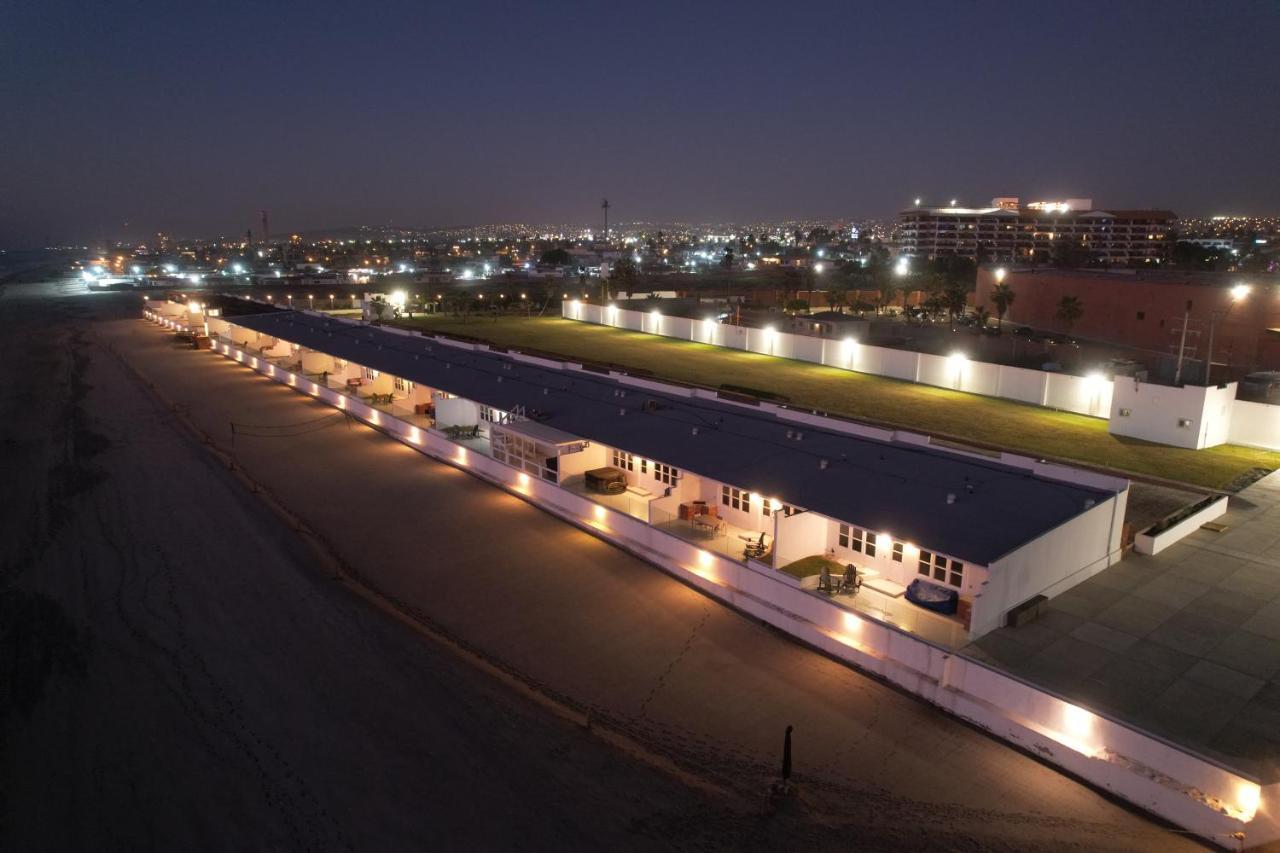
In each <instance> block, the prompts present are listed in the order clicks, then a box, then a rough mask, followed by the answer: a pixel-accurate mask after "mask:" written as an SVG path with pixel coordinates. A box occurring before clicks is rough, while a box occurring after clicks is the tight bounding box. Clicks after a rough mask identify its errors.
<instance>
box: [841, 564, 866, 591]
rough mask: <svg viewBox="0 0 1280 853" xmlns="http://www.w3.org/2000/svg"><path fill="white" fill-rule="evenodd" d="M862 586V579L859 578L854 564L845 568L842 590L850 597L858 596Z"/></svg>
mask: <svg viewBox="0 0 1280 853" xmlns="http://www.w3.org/2000/svg"><path fill="white" fill-rule="evenodd" d="M861 586H862V578H860V577H858V570H857V569H855V568H854V567H853V563H850V564H849V565H847V566H845V567H844V577H842V578H841V579H840V589H839V590H837V591H838V592H843V593H846V594H848V595H857V594H858V589H859V587H861Z"/></svg>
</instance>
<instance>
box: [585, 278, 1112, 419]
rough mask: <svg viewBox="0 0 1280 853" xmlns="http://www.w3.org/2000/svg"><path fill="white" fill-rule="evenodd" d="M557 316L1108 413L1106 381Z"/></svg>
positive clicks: (609, 317) (870, 349)
mask: <svg viewBox="0 0 1280 853" xmlns="http://www.w3.org/2000/svg"><path fill="white" fill-rule="evenodd" d="M561 313H562V315H563V316H564V317H566V318H568V319H570V320H581V321H583V322H587V323H603V324H604V325H608V326H615V327H617V328H620V329H629V330H631V331H635V332H647V333H649V334H653V335H663V336H665V337H669V338H680V339H682V340H686V341H696V342H698V343H705V344H714V345H716V346H725V347H732V348H735V349H741V350H747V351H749V352H758V353H763V354H766V355H776V356H780V357H782V358H794V359H797V360H799V361H809V362H813V363H815V364H825V365H827V366H828V367H839V368H843V369H845V370H853V371H857V372H858V373H871V374H875V375H877V376H887V377H890V378H892V379H902V380H905V381H907V382H920V383H923V384H925V385H935V386H937V387H939V388H952V389H954V390H957V391H967V392H969V393H972V394H985V395H987V396H989V397H1004V398H1007V399H1010V400H1018V401H1020V402H1023V403H1033V404H1035V405H1037V406H1050V407H1052V408H1055V409H1063V410H1065V411H1069V412H1075V413H1077V414H1081V415H1092V416H1093V417H1101V418H1105V417H1107V416H1108V414H1109V412H1110V410H1111V382H1110V380H1106V379H1102V380H1099V379H1089V378H1086V377H1080V376H1069V375H1066V374H1062V373H1045V372H1044V371H1040V370H1026V369H1023V368H1020V367H1006V366H1004V365H998V364H988V363H986V362H981V361H969V360H967V359H966V360H963V361H961V360H952V359H950V358H948V357H946V356H940V355H930V354H928V353H918V352H912V351H910V350H900V349H892V348H888V347H876V346H870V345H867V344H860V343H856V342H853V341H844V340H834V339H830V338H816V337H813V336H810V335H796V334H792V333H790V332H780V331H770V330H768V329H748V328H744V327H742V326H726V325H722V324H720V323H716V322H708V321H705V320H691V319H689V318H687V317H666V316H662V315H655V314H653V313H652V312H649V313H645V312H643V311H633V310H630V309H627V308H618V307H604V308H602V307H601V306H599V305H589V304H586V303H582V302H566V303H564V305H563V307H562V308H561Z"/></svg>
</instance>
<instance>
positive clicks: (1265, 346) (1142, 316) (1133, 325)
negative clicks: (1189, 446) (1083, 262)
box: [974, 265, 1280, 379]
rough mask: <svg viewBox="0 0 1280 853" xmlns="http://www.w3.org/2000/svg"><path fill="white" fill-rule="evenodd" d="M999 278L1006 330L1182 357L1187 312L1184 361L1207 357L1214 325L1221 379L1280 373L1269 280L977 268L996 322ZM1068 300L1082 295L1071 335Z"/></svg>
mask: <svg viewBox="0 0 1280 853" xmlns="http://www.w3.org/2000/svg"><path fill="white" fill-rule="evenodd" d="M1001 275H1003V278H1004V283H1005V284H1007V285H1009V288H1010V289H1011V290H1012V291H1013V292H1014V294H1015V296H1014V302H1013V305H1012V306H1011V307H1010V308H1009V312H1008V313H1007V314H1006V315H1005V318H1004V319H1005V325H1006V328H1007V327H1009V326H1031V327H1032V328H1034V329H1037V330H1046V331H1054V332H1063V333H1065V332H1070V333H1071V334H1072V335H1075V336H1077V337H1080V338H1090V339H1094V340H1099V341H1107V342H1111V343H1117V344H1123V345H1126V346H1131V347H1137V348H1139V349H1144V350H1148V351H1152V352H1158V353H1166V354H1176V353H1177V351H1178V345H1179V340H1180V338H1181V336H1182V327H1183V319H1184V317H1186V316H1187V313H1188V311H1189V312H1190V319H1189V320H1188V322H1187V324H1186V325H1187V335H1186V358H1188V359H1194V360H1201V359H1203V358H1204V357H1205V353H1206V352H1207V350H1208V346H1209V336H1210V328H1211V326H1212V335H1213V363H1214V365H1215V367H1216V370H1217V374H1216V375H1217V376H1219V377H1221V378H1223V379H1225V378H1226V377H1227V375H1228V373H1229V374H1230V375H1232V376H1237V375H1240V374H1243V373H1246V372H1248V371H1250V370H1255V369H1268V370H1280V282H1278V281H1277V280H1275V279H1274V278H1273V277H1271V276H1265V275H1253V276H1250V275H1243V274H1236V273H1231V274H1222V273H1191V272H1181V273H1180V272H1176V271H1172V270H1159V271H1146V270H1106V271H1102V270H1098V271H1093V270H1059V269H1042V268H1017V267H1008V268H1004V267H997V266H994V265H987V266H983V267H982V268H980V269H979V270H978V286H977V291H976V293H975V296H974V303H975V304H976V305H985V306H986V307H987V308H988V309H989V310H990V311H991V314H992V316H994V315H995V314H996V310H995V303H994V302H993V300H992V299H991V291H992V289H993V288H994V287H995V285H996V284H997V280H998V279H999V278H1000V276H1001ZM1064 296H1074V297H1076V298H1077V299H1079V300H1080V303H1081V304H1082V306H1083V308H1084V311H1083V314H1082V316H1081V317H1080V319H1079V320H1077V321H1076V322H1075V323H1073V324H1071V327H1070V328H1069V329H1068V328H1067V327H1066V324H1064V323H1063V322H1062V321H1060V320H1058V317H1057V314H1058V304H1059V302H1060V301H1061V300H1062V297H1064ZM1225 366H1229V368H1230V369H1228V368H1227V367H1225Z"/></svg>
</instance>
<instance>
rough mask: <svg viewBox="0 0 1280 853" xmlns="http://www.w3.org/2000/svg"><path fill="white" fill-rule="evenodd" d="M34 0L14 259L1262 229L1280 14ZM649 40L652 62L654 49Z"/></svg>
mask: <svg viewBox="0 0 1280 853" xmlns="http://www.w3.org/2000/svg"><path fill="white" fill-rule="evenodd" d="M217 10H218V13H217V15H216V16H214V15H212V14H210V15H209V16H206V17H207V25H206V24H201V25H199V26H195V25H193V24H192V23H191V20H192V19H191V13H190V12H189V10H186V9H183V10H174V9H169V8H167V7H165V6H163V5H162V4H156V3H151V2H142V3H138V4H135V5H134V6H132V7H130V8H128V9H124V10H121V9H114V8H112V9H106V8H101V9H99V8H93V7H87V8H80V7H77V6H76V5H74V4H70V5H67V4H58V3H51V4H38V5H37V4H26V5H24V6H20V7H19V8H18V9H17V10H16V11H15V13H14V14H13V19H14V23H15V26H12V27H10V28H7V31H6V34H5V35H3V36H0V39H4V44H5V47H6V50H5V51H4V56H5V58H4V59H0V65H2V66H4V67H5V74H4V75H3V78H4V79H5V80H6V81H7V83H8V85H7V86H6V88H5V94H6V99H5V100H6V102H7V104H8V106H9V110H10V113H11V115H16V116H21V117H22V121H21V122H11V123H9V125H8V126H7V128H6V130H5V131H2V132H0V133H3V138H4V140H5V148H6V150H7V151H8V152H9V155H10V156H9V157H8V158H6V161H5V164H4V165H3V166H0V180H2V181H3V183H4V185H5V186H6V188H7V192H6V201H7V204H6V205H4V207H3V208H2V209H0V233H4V234H5V235H6V240H5V241H4V242H5V243H6V245H7V246H10V247H14V246H38V245H44V244H45V243H46V241H52V242H54V243H66V242H87V241H92V240H98V239H102V238H104V237H106V238H118V237H124V238H126V239H136V238H139V237H141V236H143V235H149V234H154V233H155V232H156V231H166V232H169V233H175V234H181V235H214V234H235V233H243V232H244V231H245V230H247V229H249V228H253V229H254V230H255V232H256V231H257V227H256V226H257V218H258V211H259V210H261V209H264V208H265V209H268V210H270V211H271V216H272V220H271V221H272V227H273V231H275V232H277V233H284V232H292V231H306V230H316V229H324V228H332V227H338V226H341V225H344V224H348V223H367V224H373V225H379V226H386V225H395V226H403V227H411V228H431V227H443V226H446V225H448V224H451V223H476V224H478V223H485V222H511V221H527V222H590V221H592V219H593V215H594V214H596V213H598V205H599V199H600V198H601V197H602V196H606V195H607V196H608V197H609V198H610V199H611V200H612V201H613V204H614V205H615V210H616V215H617V216H618V218H619V219H627V220H662V221H685V222H708V221H722V222H730V221H765V220H785V219H809V220H822V219H840V218H853V217H859V218H861V217H879V218H889V217H891V216H893V215H894V214H895V213H896V212H897V211H898V210H900V209H901V208H903V207H905V206H909V205H910V203H911V202H912V201H913V199H914V198H917V197H924V198H925V199H927V200H938V201H949V200H950V199H951V198H957V199H959V200H960V201H961V203H968V204H985V203H987V201H988V200H989V199H990V198H991V197H992V196H995V195H1002V194H1010V195H1019V196H1022V197H1024V198H1039V197H1047V198H1053V197H1069V196H1090V197H1093V198H1094V199H1096V200H1097V202H1098V204H1099V205H1100V206H1103V207H1106V206H1115V207H1159V208H1169V209H1172V210H1175V211H1177V212H1178V213H1179V214H1181V215H1184V216H1210V215H1215V214H1272V213H1275V212H1276V210H1277V209H1278V208H1280V179H1277V178H1276V177H1275V176H1274V174H1273V173H1271V172H1270V171H1268V170H1266V169H1265V166H1264V164H1265V163H1266V162H1267V156H1266V152H1268V151H1269V150H1271V149H1272V148H1273V147H1274V144H1275V142H1276V141H1277V139H1278V138H1280V110H1277V109H1275V107H1276V106H1277V105H1276V103H1275V101H1276V95H1275V93H1274V90H1273V88H1271V87H1269V86H1268V85H1267V81H1268V80H1270V79H1274V77H1275V74H1276V72H1277V71H1280V60H1278V59H1277V58H1276V57H1275V56H1274V54H1272V53H1269V52H1267V49H1266V48H1267V44H1268V43H1269V41H1270V40H1269V39H1268V38H1267V34H1268V33H1274V32H1276V29H1277V28H1276V25H1277V23H1280V15H1278V14H1277V11H1276V10H1275V8H1274V7H1264V6H1261V5H1258V6H1238V7H1233V8H1232V9H1231V14H1230V15H1222V14H1211V13H1212V12H1213V11H1214V10H1213V8H1212V7H1208V6H1204V5H1203V4H1195V3H1182V4H1173V5H1172V6H1171V5H1170V4H1138V3H1135V4H1126V5H1125V6H1124V8H1121V9H1113V8H1108V7H1106V6H1104V5H1087V4H1086V5H1083V6H1081V5H1075V6H1072V7H1071V8H1070V9H1056V10H1052V9H1051V10H1045V9H1019V8H1013V7H1005V6H999V5H991V4H981V3H979V4H973V5H969V6H965V7H963V8H952V7H949V6H943V5H932V4H924V5H918V6H914V7H911V8H909V9H900V10H897V9H895V10H884V9H878V8H875V7H859V8H855V9H845V8H840V7H828V8H817V7H814V8H810V9H805V10H802V11H800V12H796V11H794V10H790V11H788V13H786V14H781V13H779V12H778V10H777V9H776V8H774V7H767V6H749V7H742V6H735V7H733V9H732V10H731V9H728V8H720V9H708V8H699V9H693V10H691V9H687V8H682V9H680V10H679V11H676V10H675V9H667V8H663V7H656V8H654V9H652V10H650V11H649V12H648V14H645V15H638V14H636V13H634V12H629V11H620V12H616V11H612V10H609V11H604V12H601V11H596V10H587V9H582V8H578V7H575V6H573V5H571V4H556V5H554V6H552V7H541V8H539V9H537V10H503V11H502V12H501V13H494V12H492V11H491V10H488V9H482V8H481V9H474V10H472V9H468V10H458V9H452V8H450V9H447V10H444V11H442V10H428V11H424V10H422V9H421V8H420V7H414V6H403V7H384V8H382V9H379V10H377V11H373V12H368V11H366V12H365V13H362V14H361V15H360V16H352V15H350V14H349V13H347V12H344V11H342V10H341V9H340V8H339V7H337V6H334V5H332V4H323V3H320V4H311V5H308V6H306V7H287V8H286V7H272V8H270V9H262V8H260V7H248V6H237V5H233V6H231V7H226V6H219V7H217ZM642 46H643V47H642Z"/></svg>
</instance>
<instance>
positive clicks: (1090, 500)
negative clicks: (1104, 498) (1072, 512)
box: [1084, 498, 1097, 509]
mask: <svg viewBox="0 0 1280 853" xmlns="http://www.w3.org/2000/svg"><path fill="white" fill-rule="evenodd" d="M1096 503H1097V501H1095V500H1094V499H1093V498H1085V499H1084V508H1085V509H1093V505H1094V504H1096Z"/></svg>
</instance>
